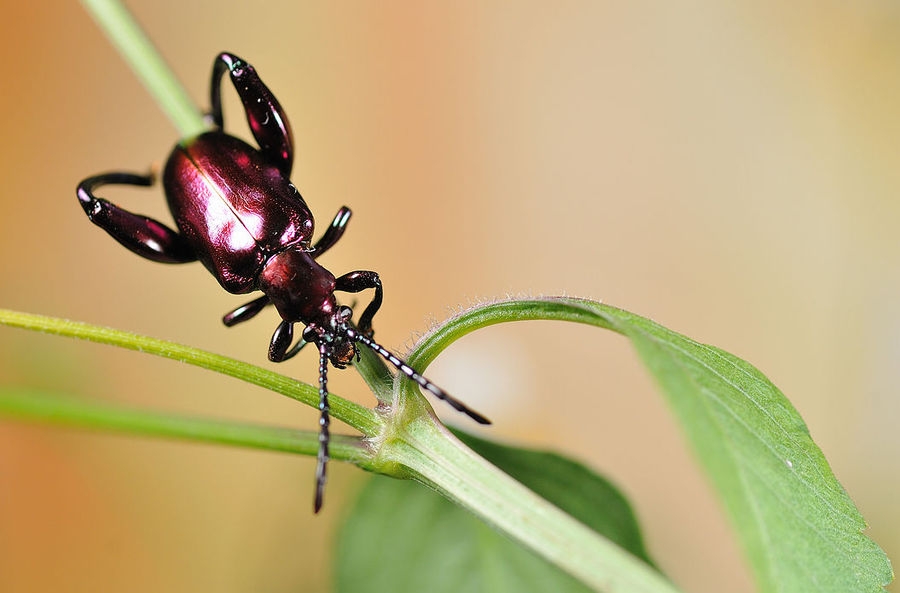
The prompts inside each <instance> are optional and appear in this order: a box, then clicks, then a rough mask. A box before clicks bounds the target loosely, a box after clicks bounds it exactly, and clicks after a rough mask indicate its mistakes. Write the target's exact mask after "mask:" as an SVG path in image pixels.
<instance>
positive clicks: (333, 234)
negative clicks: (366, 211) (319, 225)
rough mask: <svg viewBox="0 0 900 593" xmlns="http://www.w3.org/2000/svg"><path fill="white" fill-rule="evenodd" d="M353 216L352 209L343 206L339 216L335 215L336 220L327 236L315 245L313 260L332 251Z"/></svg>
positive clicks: (338, 213) (329, 228)
mask: <svg viewBox="0 0 900 593" xmlns="http://www.w3.org/2000/svg"><path fill="white" fill-rule="evenodd" d="M351 216H353V212H352V211H351V210H350V208H348V207H346V206H341V209H340V210H338V212H337V214H335V215H334V220H332V221H331V226H330V227H328V230H326V231H325V234H324V235H322V237H321V238H320V239H319V240H318V241H316V244H315V245H313V252H312V256H313V258H317V257H319V256H320V255H322V254H323V253H325V252H326V251H328V250H329V249H331V248H332V247H333V246H334V244H335V243H337V242H338V240H339V239H340V238H341V237H342V236H344V230H345V229H346V228H347V223H348V222H350V217H351Z"/></svg>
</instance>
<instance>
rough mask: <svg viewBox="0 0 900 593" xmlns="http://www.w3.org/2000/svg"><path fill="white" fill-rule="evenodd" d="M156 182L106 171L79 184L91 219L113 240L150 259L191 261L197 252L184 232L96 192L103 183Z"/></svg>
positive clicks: (84, 206) (151, 177)
mask: <svg viewBox="0 0 900 593" xmlns="http://www.w3.org/2000/svg"><path fill="white" fill-rule="evenodd" d="M113 184H118V185H140V186H150V185H153V176H152V175H135V174H133V173H106V174H103V175H96V176H94V177H88V178H87V179H85V180H84V181H82V182H81V183H79V184H78V190H77V194H78V201H79V202H81V207H82V208H84V212H85V214H87V216H88V218H89V219H90V221H91V222H93V223H94V224H96V225H97V226H99V227H100V228H102V229H103V230H104V231H106V232H107V233H109V234H110V235H111V236H112V238H113V239H115V240H116V241H118V242H119V243H121V244H122V245H124V246H125V247H127V248H128V249H130V250H131V251H133V252H135V253H137V254H138V255H140V256H142V257H146V258H147V259H149V260H153V261H158V262H163V263H169V264H181V263H187V262H192V261H195V260H196V259H197V255H196V254H195V253H194V250H193V249H192V248H191V245H190V244H189V243H188V241H187V239H185V238H184V237H183V236H182V235H180V234H179V233H178V232H177V231H175V230H173V229H171V228H169V227H167V226H166V225H164V224H163V223H161V222H159V221H158V220H155V219H153V218H149V217H147V216H142V215H140V214H135V213H133V212H129V211H128V210H125V209H123V208H120V207H119V206H116V205H115V204H113V203H112V202H108V201H107V200H104V199H103V198H98V197H97V196H95V195H94V190H95V189H97V188H98V187H100V186H101V185H113Z"/></svg>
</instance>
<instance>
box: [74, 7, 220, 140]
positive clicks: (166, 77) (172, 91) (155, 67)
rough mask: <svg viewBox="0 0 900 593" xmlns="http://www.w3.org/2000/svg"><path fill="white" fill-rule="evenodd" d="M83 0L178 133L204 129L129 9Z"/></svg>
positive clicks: (203, 123) (187, 134)
mask: <svg viewBox="0 0 900 593" xmlns="http://www.w3.org/2000/svg"><path fill="white" fill-rule="evenodd" d="M82 3H83V4H84V7H85V9H87V11H88V12H89V13H90V14H91V16H92V17H94V20H95V21H96V23H97V25H99V26H100V28H101V29H103V31H104V32H105V33H106V35H107V37H109V40H110V41H111V42H112V44H113V45H115V46H116V48H117V49H118V50H119V53H121V54H122V57H124V58H125V61H126V62H128V64H129V65H130V66H131V69H132V70H134V73H135V74H137V76H138V78H139V79H140V80H141V82H143V83H144V86H145V87H147V90H149V91H150V93H151V94H152V95H153V97H154V98H155V99H156V102H157V103H158V104H159V106H160V107H162V109H163V111H165V112H166V115H168V116H169V119H171V120H172V123H173V124H175V127H176V128H178V131H179V133H180V134H181V136H182V137H184V138H189V137H191V136H196V135H197V134H199V133H201V132H203V131H204V130H205V129H206V128H207V125H206V123H205V122H204V121H203V115H202V114H201V113H200V112H199V111H198V110H197V107H196V106H195V105H194V103H193V101H191V98H190V97H189V96H188V94H187V91H185V90H184V87H183V86H182V85H181V83H180V82H179V81H178V79H177V78H176V77H175V75H174V74H173V73H172V70H171V69H169V67H168V66H166V63H165V61H164V60H163V59H162V56H160V55H159V52H158V51H157V50H156V48H155V47H154V46H153V43H151V42H150V39H148V38H147V35H146V34H145V33H144V31H143V29H141V27H140V25H138V24H137V22H136V21H135V20H134V18H133V17H132V16H131V13H129V12H128V9H127V8H125V7H124V6H123V5H122V4H121V3H120V2H117V1H116V0H82Z"/></svg>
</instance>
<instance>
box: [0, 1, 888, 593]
mask: <svg viewBox="0 0 900 593" xmlns="http://www.w3.org/2000/svg"><path fill="white" fill-rule="evenodd" d="M2 2H3V6H2V8H3V10H2V14H3V15H4V16H3V18H2V19H0V50H2V55H3V56H4V60H3V74H2V78H0V113H2V114H3V120H2V129H3V135H2V144H0V172H2V175H0V183H2V188H3V190H2V192H0V205H2V206H0V212H2V216H0V253H2V257H0V279H2V280H0V286H2V289H0V306H2V307H7V308H12V309H19V310H24V311H30V312H39V313H44V314H49V315H57V316H62V317H69V318H74V319H80V320H85V321H89V322H93V323H97V324H102V325H109V326H114V327H118V328H123V329H127V330H132V331H136V332H141V333H146V334H150V335H153V336H158V337H163V338H167V339H172V340H175V341H179V342H184V343H189V344H192V345H196V346H199V347H203V348H208V349H211V350H214V351H216V352H221V353H225V354H229V355H232V356H236V357H239V358H242V359H244V360H248V361H253V362H256V363H260V364H263V365H267V364H268V363H267V362H266V360H265V351H266V344H267V341H268V338H269V336H270V334H271V331H272V329H273V328H274V326H275V325H276V320H275V318H274V316H272V315H271V314H270V315H264V316H261V317H262V318H261V319H260V320H258V321H254V322H252V323H248V324H246V325H245V326H243V327H239V328H234V329H230V330H226V329H225V328H224V327H223V326H222V325H221V324H220V321H219V318H220V316H221V314H222V313H224V312H225V311H227V310H229V309H230V308H232V307H234V306H236V305H237V304H239V303H240V302H242V297H233V296H230V295H228V294H225V293H224V292H223V291H221V290H220V289H219V288H218V285H217V284H216V283H215V281H214V280H213V279H212V277H211V276H209V275H208V274H206V273H205V272H204V271H203V270H202V269H201V268H200V266H199V265H198V264H194V265H187V266H164V265H159V264H153V263H151V262H148V261H144V260H141V259H140V258H138V257H136V256H134V255H132V254H130V253H128V252H126V251H125V250H124V249H122V248H120V247H119V246H118V245H117V244H116V243H114V242H113V241H112V240H111V239H110V238H109V237H108V236H106V235H105V234H104V233H102V232H101V231H100V230H99V229H97V228H95V227H93V226H92V225H90V224H89V223H88V221H87V220H86V218H85V216H84V214H83V213H82V211H81V209H80V208H79V207H78V204H77V202H76V200H75V195H74V187H75V184H76V183H77V182H78V181H79V180H80V179H81V178H83V177H85V176H87V175H90V174H94V173H98V172H102V171H106V170H115V169H121V170H137V171H143V170H145V169H146V168H147V166H148V165H149V164H151V163H156V164H161V163H163V162H164V160H165V158H166V155H167V153H168V151H169V149H170V147H171V146H172V144H173V143H174V142H175V140H176V139H177V133H176V131H175V130H174V128H173V127H172V125H171V124H170V123H169V121H168V120H167V119H166V117H165V116H164V115H163V113H162V112H161V111H160V110H159V109H158V108H157V106H156V105H155V104H154V102H153V101H152V100H151V98H150V96H149V95H148V93H147V92H145V90H144V89H143V88H142V87H141V85H140V84H139V82H138V81H137V80H136V79H135V77H134V76H133V75H132V73H131V72H130V70H129V69H128V67H127V66H126V64H125V63H124V62H123V61H122V59H121V58H120V57H119V56H118V55H117V54H116V52H115V51H114V50H113V48H112V47H111V45H110V44H109V43H108V42H107V41H106V39H105V37H104V36H103V34H102V33H101V32H100V31H99V29H98V28H97V27H96V26H95V25H94V24H93V22H92V21H91V20H90V18H89V17H88V16H87V15H86V13H85V12H84V11H83V10H82V8H81V7H80V6H79V5H78V4H77V3H76V2H74V1H72V2H60V1H56V2H50V3H41V2H34V3H25V2H15V1H13V0H2ZM128 4H129V6H130V7H131V9H132V10H133V11H134V12H135V14H136V15H137V17H138V19H139V20H140V22H141V23H143V24H144V26H145V28H146V29H147V30H148V32H149V34H150V35H151V37H152V38H153V39H154V40H155V41H156V42H157V43H158V45H159V47H160V49H161V52H162V54H163V55H164V56H165V57H166V59H167V60H168V61H169V62H170V63H171V65H172V67H173V68H174V70H175V72H176V73H177V74H178V76H179V77H180V78H181V79H182V80H183V82H184V83H185V85H186V86H187V88H188V90H189V92H190V94H191V95H192V96H193V98H194V99H195V100H196V101H197V102H198V103H199V104H200V105H202V106H204V108H205V106H206V105H207V100H208V99H207V85H208V77H209V70H210V66H211V63H212V59H213V57H214V55H215V54H216V53H217V52H219V51H221V50H224V49H227V50H229V51H233V52H235V53H237V54H238V55H241V56H243V57H245V58H247V59H248V60H249V61H251V62H252V63H253V64H254V65H255V66H256V67H257V69H258V70H259V72H260V73H261V75H262V77H263V79H264V80H265V81H266V83H268V84H269V86H270V87H271V88H272V89H273V90H274V92H275V93H276V94H277V96H278V97H279V99H280V100H281V102H282V104H283V105H284V107H285V109H286V110H287V113H288V115H289V117H290V120H291V123H292V125H293V128H294V132H295V135H296V146H297V153H298V154H297V159H296V166H295V174H294V181H295V182H296V184H297V185H298V187H299V188H300V190H301V192H302V193H303V194H304V196H305V197H306V199H307V201H308V203H309V204H310V205H311V207H312V209H313V211H314V212H315V214H316V216H317V220H318V222H319V225H320V228H321V227H322V226H324V225H325V224H327V223H328V222H329V221H330V220H331V217H332V216H333V214H334V212H335V211H336V210H337V209H338V208H339V207H340V206H341V205H342V204H349V205H351V206H352V208H353V210H354V213H355V216H354V219H353V221H352V223H351V224H350V228H349V231H348V233H347V235H345V238H344V239H343V240H342V241H341V244H340V245H339V246H338V248H336V249H334V250H333V251H332V252H331V253H329V254H328V256H327V258H326V260H327V261H326V262H325V263H326V265H328V266H329V267H330V268H331V269H332V270H334V271H335V272H344V271H349V270H352V269H375V270H378V271H379V272H380V274H381V276H382V278H383V280H384V282H385V285H386V302H385V306H384V308H383V309H382V311H381V313H380V315H379V317H378V318H377V320H376V321H377V323H376V328H377V332H378V337H379V338H380V339H381V341H383V342H384V343H385V344H387V345H389V346H392V347H395V348H401V349H402V348H403V347H404V345H407V344H408V343H409V342H408V341H409V340H410V339H411V338H413V337H414V336H415V335H416V332H420V331H422V330H424V329H426V328H427V327H428V326H429V324H430V323H432V322H433V321H434V320H439V319H442V318H444V317H446V316H448V315H449V314H450V313H451V312H452V311H454V310H456V309H457V308H459V307H461V306H466V305H467V304H470V303H473V302H478V301H480V300H483V299H489V298H493V297H497V296H504V295H507V294H513V295H518V294H527V295H541V294H543V295H554V294H568V295H576V296H586V297H592V298H595V299H602V300H603V301H605V302H608V303H611V304H615V305H618V306H622V307H625V308H627V309H629V310H632V311H634V312H637V313H640V314H643V315H646V316H648V317H651V318H653V319H655V320H657V321H659V322H661V323H663V324H664V325H666V326H668V327H671V328H673V329H675V330H678V331H681V332H683V333H686V334H687V335H689V336H691V337H693V338H695V339H698V340H700V341H703V342H708V343H711V344H715V345H717V346H719V347H722V348H725V349H727V350H729V351H731V352H733V353H735V354H737V355H739V356H741V357H743V358H745V359H747V360H748V361H750V362H752V363H753V364H755V365H757V366H758V367H759V368H760V369H761V370H762V371H763V372H764V373H766V374H767V375H768V376H769V377H770V378H771V379H772V380H773V381H774V382H775V383H776V384H777V385H778V386H779V387H780V388H781V389H782V390H783V391H784V392H785V393H786V394H787V395H788V397H789V398H790V399H791V400H792V401H793V402H794V404H795V405H796V407H797V408H798V409H799V410H800V412H801V414H802V415H803V417H804V418H805V419H806V421H807V423H808V425H809V427H810V430H811V432H812V434H813V437H814V438H815V439H816V441H817V443H818V444H819V445H820V446H821V448H822V449H823V450H824V452H825V455H826V456H827V458H828V460H829V461H830V462H831V465H832V468H833V469H834V471H835V473H836V474H837V476H838V478H839V479H840V480H841V482H842V483H843V484H844V486H845V487H846V489H847V490H848V491H849V493H850V495H851V496H852V498H853V499H854V500H855V501H856V503H857V504H858V506H859V507H860V509H861V511H862V513H863V515H864V516H865V517H866V519H867V520H868V521H869V523H870V524H871V530H870V531H869V534H870V535H871V537H873V538H874V539H875V540H876V541H877V542H879V543H880V544H881V545H882V546H883V547H884V549H885V550H886V551H887V552H888V554H889V555H894V556H897V554H898V553H900V507H898V504H897V500H898V499H900V472H898V470H900V455H898V452H900V431H898V430H897V428H896V426H897V421H898V418H900V399H898V397H897V388H896V385H897V383H898V378H900V364H898V359H900V313H898V311H900V310H898V306H897V303H898V298H900V276H898V273H897V270H898V264H900V251H898V240H897V227H898V221H900V202H898V199H897V196H898V194H900V157H898V154H900V152H898V150H897V148H898V143H900V118H898V114H900V4H897V3H896V2H895V1H893V0H866V1H862V2H854V3H846V2H839V1H837V0H819V1H817V2H805V1H803V2H791V3H784V2H778V1H775V0H755V1H738V2H728V3H723V2H715V1H713V0H686V1H683V2H677V3H671V2H640V1H639V2H628V3H624V2H623V3H612V2H580V3H579V2H553V3H550V2H547V3H536V2H458V3H417V2H396V3H390V4H385V3H377V4H376V3H362V2H360V3H340V4H331V3H310V2H296V1H290V2H287V1H285V2H260V3H253V4H250V3H244V2H229V1H219V2H208V1H204V2H190V1H188V2H184V1H179V2H175V1H172V0H156V1H154V2H147V1H143V0H142V1H140V2H138V1H133V2H129V3H128ZM226 96H227V97H228V98H229V99H228V102H227V103H226V122H227V123H228V125H229V127H230V128H231V129H232V130H234V131H235V132H236V133H238V134H241V135H245V136H246V135H247V130H246V124H245V123H244V122H243V119H242V116H241V114H240V112H239V109H238V103H237V101H236V99H235V98H234V96H233V93H232V91H231V90H230V89H229V90H227V91H226ZM107 195H108V196H109V197H111V198H113V197H114V199H116V200H117V201H119V202H121V203H122V204H123V205H127V206H128V207H130V208H133V209H135V210H138V211H141V212H144V213H147V214H150V215H153V216H158V217H166V212H165V208H164V205H163V198H162V194H161V191H160V190H159V188H154V189H151V190H127V189H121V190H120V189H116V190H115V191H110V192H107ZM312 354H313V353H311V352H307V353H304V355H303V356H302V357H299V359H297V360H295V361H292V362H291V363H289V364H286V365H282V366H280V367H278V370H281V371H284V372H288V373H290V374H292V375H295V376H297V377H299V378H303V379H305V380H308V381H313V380H314V378H315V362H314V360H313V357H312ZM429 375H430V376H431V377H432V378H433V379H434V380H435V381H436V382H438V383H439V384H441V385H444V386H446V387H447V388H448V389H449V390H450V391H452V393H454V394H456V395H458V396H460V397H462V398H464V399H465V400H466V401H467V402H469V403H470V404H472V405H473V406H474V407H476V408H477V409H479V410H481V411H483V412H485V413H486V414H487V415H488V416H490V417H491V418H493V419H494V420H495V422H496V424H495V426H494V427H492V428H491V429H490V430H489V431H483V434H486V435H490V436H494V437H496V438H500V439H505V440H508V441H512V442H518V443H526V444H530V445H533V446H538V447H547V448H552V449H555V450H557V451H560V452H563V453H566V454H569V455H572V456H574V457H577V458H579V459H582V460H584V461H585V462H587V463H589V464H590V465H591V466H592V467H594V468H595V469H597V470H598V471H600V472H602V473H604V474H605V475H608V476H610V477H611V478H613V479H614V480H615V481H616V482H617V483H618V484H619V485H620V486H621V487H622V488H623V490H624V491H625V492H626V494H627V495H628V496H629V497H630V498H631V500H633V501H634V503H635V505H636V508H637V511H638V514H639V518H640V520H641V522H642V524H643V526H644V529H645V533H646V537H647V540H648V545H649V548H650V550H651V553H652V554H654V555H655V557H656V558H657V559H658V560H659V563H660V564H661V566H662V568H663V569H664V570H665V572H666V573H667V574H669V575H671V576H672V577H673V578H674V580H675V581H676V582H677V583H678V584H679V585H681V586H682V587H683V588H684V590H685V591H691V592H698V593H699V592H713V591H731V592H746V591H750V590H751V589H752V585H751V581H750V579H749V577H748V576H747V572H746V569H745V566H744V563H743V560H742V559H741V557H740V553H739V551H738V549H737V546H736V544H735V540H734V536H733V535H732V533H731V532H730V530H729V527H728V525H727V523H726V520H725V518H724V516H723V514H722V511H721V509H720V507H719V505H718V504H717V502H716V501H715V499H714V498H713V496H712V494H711V493H710V490H709V487H708V485H707V483H706V481H705V479H704V478H703V476H702V475H701V474H700V473H699V472H698V469H697V467H696V465H695V464H694V462H693V460H692V459H691V456H690V454H689V453H688V452H687V451H686V449H685V443H684V440H683V438H682V436H681V435H680V434H679V432H678V429H677V427H676V426H675V425H674V424H673V420H672V418H671V416H670V414H669V412H668V410H667V409H666V408H665V405H664V403H663V401H662V399H661V398H660V397H659V395H658V393H657V392H656V389H655V386H654V385H653V384H652V382H651V380H650V379H649V378H648V377H647V375H646V374H645V372H644V371H643V370H642V369H641V368H640V366H639V365H638V363H637V361H636V358H635V356H634V354H633V352H632V351H631V350H630V347H629V345H628V344H627V343H626V342H625V341H624V340H623V339H621V338H619V337H618V336H616V335H613V334H610V333H608V332H604V331H602V330H599V329H594V328H588V327H580V326H579V327H572V326H567V325H563V324H556V323H549V322H546V323H541V322H535V323H528V324H517V325H510V326H505V327H493V328H489V329H486V330H483V331H481V332H478V333H477V334H476V335H472V336H469V337H466V338H465V339H463V340H461V341H460V342H458V343H457V344H456V345H454V346H453V347H452V348H451V349H450V350H449V351H448V352H447V353H446V355H445V356H443V357H442V359H441V360H439V361H438V362H437V363H436V364H435V365H434V366H433V368H432V369H431V370H430V371H429ZM333 377H334V378H333V380H332V385H333V387H334V391H335V392H336V393H339V394H342V395H345V396H349V397H352V398H354V399H357V400H359V401H362V402H367V403H372V400H371V396H370V395H369V394H368V393H367V392H366V390H365V388H364V386H363V384H362V382H361V380H360V379H359V378H358V377H357V376H356V375H355V373H353V372H345V373H333ZM0 381H2V383H3V384H4V385H21V386H30V387H35V388H40V389H45V390H48V391H53V392H62V393H70V394H75V395H78V396H83V397H88V398H96V399H104V400H114V401H117V402H127V403H130V404H134V405H139V406H144V407H147V408H153V409H161V410H175V411H182V412H190V413H200V414H207V415H213V416H218V417H225V418H241V419H250V420H259V421H267V422H277V423H282V424H289V425H294V426H298V427H305V428H312V427H314V426H315V421H316V420H315V416H316V415H315V411H313V410H312V409H308V408H305V407H302V406H298V405H296V404H294V403H292V402H291V401H287V400H284V398H281V397H279V396H276V395H273V394H271V393H268V392H265V391H262V390H260V389H257V388H254V387H248V386H247V385H245V384H242V383H239V382H236V381H234V380H229V379H226V378H223V377H219V376H216V375H213V374H211V373H208V372H205V371H200V370H198V369H195V368H191V367H187V366H184V365H179V364H176V363H172V362H169V361H165V360H160V359H155V358H152V357H149V356H141V355H139V354H135V353H131V352H124V351H119V350H117V349H114V348H110V347H106V346H98V345H92V344H85V343H76V342H74V341H70V340H64V339H60V338H54V337H47V336H41V335H33V334H31V333H28V332H23V331H20V330H13V329H2V328H0ZM438 410H439V412H440V413H441V415H442V416H444V417H445V418H447V419H448V420H449V421H451V422H454V423H458V424H464V423H463V422H461V421H460V419H459V418H457V417H456V416H454V415H453V414H452V412H451V411H449V410H447V409H446V408H445V407H438ZM467 428H472V427H471V426H467ZM313 467H314V461H313V460H311V459H308V458H296V457H293V456H289V455H281V454H273V453H266V452H256V451H244V450H236V449H227V448H220V447H212V446H202V445H192V444H182V443H172V442H165V441H155V440H144V439H136V438H125V437H119V436H108V435H94V434H88V433H84V432H77V431H70V430H62V429H50V428H43V427H35V426H30V425H29V426H26V425H20V424H14V423H10V422H7V421H2V420H0V590H3V591H9V592H13V591H97V590H128V591H160V590H166V591H195V590H201V591H202V590H216V591H223V592H226V591H325V590H327V588H328V584H329V581H330V576H329V575H330V571H331V568H330V549H331V546H332V544H333V541H334V537H335V530H336V527H337V526H338V524H339V522H340V520H341V518H342V517H343V516H344V514H345V509H346V505H347V504H348V503H349V502H350V501H351V500H352V497H353V495H354V493H355V492H356V491H357V490H358V487H359V485H360V484H361V480H362V479H363V478H364V476H363V475H362V474H361V473H360V472H357V471H356V470H354V469H353V468H349V467H344V466H341V465H339V464H333V466H332V467H333V470H332V476H333V478H332V480H331V482H330V483H329V488H328V500H327V504H326V507H325V510H324V512H323V513H322V515H321V516H318V517H314V516H313V515H312V514H311V512H310V508H311V494H312V474H313ZM373 545H377V542H373Z"/></svg>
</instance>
